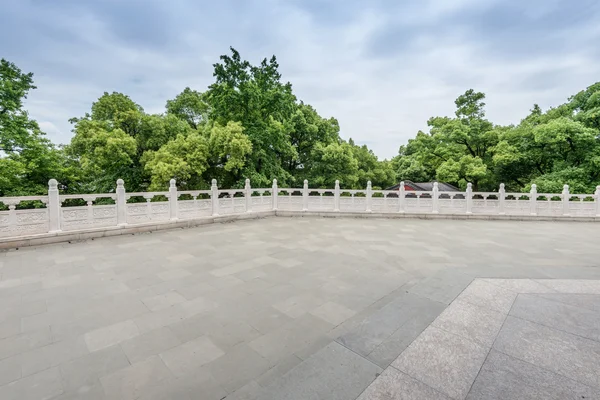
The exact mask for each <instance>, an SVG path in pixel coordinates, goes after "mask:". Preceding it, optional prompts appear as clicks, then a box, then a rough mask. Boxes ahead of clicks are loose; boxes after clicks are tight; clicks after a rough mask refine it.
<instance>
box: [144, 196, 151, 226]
mask: <svg viewBox="0 0 600 400" xmlns="http://www.w3.org/2000/svg"><path fill="white" fill-rule="evenodd" d="M144 199H146V216H147V217H148V220H149V221H150V220H152V204H151V203H150V202H151V201H152V196H144Z"/></svg>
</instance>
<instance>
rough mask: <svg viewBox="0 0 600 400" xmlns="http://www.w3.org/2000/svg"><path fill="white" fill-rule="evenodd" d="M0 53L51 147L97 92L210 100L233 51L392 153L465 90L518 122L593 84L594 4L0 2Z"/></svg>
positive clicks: (153, 103) (502, 119)
mask: <svg viewBox="0 0 600 400" xmlns="http://www.w3.org/2000/svg"><path fill="white" fill-rule="evenodd" d="M0 3H1V5H0V57H3V58H6V59H8V60H9V61H12V62H14V63H16V64H17V65H18V66H19V67H20V68H21V69H22V70H24V71H26V72H29V71H31V72H34V73H35V81H36V84H37V86H38V89H37V90H35V91H34V92H32V93H31V94H30V97H29V100H28V102H27V108H28V110H29V111H30V113H31V115H32V116H33V117H34V118H35V119H37V120H38V122H39V123H40V125H41V126H42V128H43V129H44V131H45V132H47V133H48V135H49V136H50V137H51V139H52V140H53V141H55V142H57V143H68V142H69V140H70V137H71V132H70V130H71V126H70V124H69V123H68V121H67V120H68V119H69V118H71V117H75V116H81V115H83V114H84V113H85V112H86V111H88V110H89V109H90V106H91V103H92V102H93V101H94V100H95V99H97V98H98V97H99V96H100V95H101V94H102V93H103V92H104V91H119V92H124V93H126V94H128V95H130V96H131V98H132V99H133V100H134V101H136V102H137V103H139V104H141V105H142V106H143V107H144V109H145V110H146V111H148V112H157V113H159V112H162V111H163V110H164V105H165V101H166V100H167V99H170V98H173V97H174V96H175V95H176V94H177V93H179V92H180V91H181V90H182V89H183V88H185V87H186V86H190V87H192V88H194V89H197V90H201V91H203V90H205V88H206V87H207V86H208V85H209V84H210V83H211V82H212V79H213V78H212V64H213V63H215V62H216V61H218V57H219V55H220V54H223V53H226V52H228V48H229V46H233V47H235V48H236V49H237V50H239V51H240V52H241V54H242V56H243V57H245V58H246V59H248V60H250V61H252V62H259V61H260V60H261V59H262V58H264V57H268V56H271V55H272V54H275V55H276V56H277V58H278V61H279V63H280V71H281V73H282V74H283V79H284V80H289V81H290V82H292V84H293V86H294V91H295V93H296V95H297V96H298V97H299V98H300V99H302V100H304V101H305V102H306V103H309V104H312V105H313V106H315V107H316V109H317V110H318V112H319V113H320V114H321V115H323V116H326V117H329V116H333V117H335V118H337V119H338V120H339V121H340V125H341V134H342V137H344V138H349V137H352V138H353V139H355V141H356V142H358V143H361V144H367V145H368V146H369V147H371V148H373V150H374V151H375V153H376V154H377V155H378V156H380V157H388V158H389V157H392V156H394V155H395V154H396V153H397V150H398V146H399V145H401V144H403V143H406V141H407V140H408V139H409V138H411V137H413V136H414V135H415V133H416V132H417V131H418V130H419V129H425V128H426V121H427V119H428V118H429V117H431V116H434V115H451V114H452V113H453V111H454V103H453V100H454V99H455V98H456V97H457V96H458V95H460V94H461V93H463V92H464V91H465V90H466V89H469V88H474V89H476V90H478V91H483V92H485V93H486V94H487V99H486V103H487V115H488V117H489V118H490V119H491V120H493V121H494V122H496V123H502V124H507V123H516V122H518V121H519V120H520V119H521V118H523V117H524V116H525V115H526V114H527V111H528V110H529V109H530V108H531V106H532V105H533V104H534V103H539V104H540V105H541V106H542V107H543V108H547V107H550V106H552V105H558V104H560V103H562V102H564V101H565V100H566V98H567V97H568V96H570V95H572V94H574V93H576V92H578V91H579V90H582V89H584V88H585V87H586V86H589V85H591V84H592V83H594V82H596V81H599V80H600V45H598V43H600V2H598V1H597V0H404V1H403V0H370V1H369V2H366V1H360V0H219V1H210V2H208V1H197V0H169V1H167V0H2V1H1V2H0Z"/></svg>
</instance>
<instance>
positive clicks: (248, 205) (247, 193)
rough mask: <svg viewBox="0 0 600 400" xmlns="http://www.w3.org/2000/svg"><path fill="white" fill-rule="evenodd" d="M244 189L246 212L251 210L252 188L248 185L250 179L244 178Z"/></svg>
mask: <svg viewBox="0 0 600 400" xmlns="http://www.w3.org/2000/svg"><path fill="white" fill-rule="evenodd" d="M244 190H245V192H244V193H245V196H246V212H252V188H251V187H250V179H248V178H246V186H245V187H244Z"/></svg>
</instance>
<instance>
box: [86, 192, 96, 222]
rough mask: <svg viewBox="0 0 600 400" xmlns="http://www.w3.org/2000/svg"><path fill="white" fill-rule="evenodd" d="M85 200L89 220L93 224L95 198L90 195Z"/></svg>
mask: <svg viewBox="0 0 600 400" xmlns="http://www.w3.org/2000/svg"><path fill="white" fill-rule="evenodd" d="M85 200H86V202H87V220H88V221H89V223H90V224H93V223H94V199H92V198H89V197H88V198H86V199H85Z"/></svg>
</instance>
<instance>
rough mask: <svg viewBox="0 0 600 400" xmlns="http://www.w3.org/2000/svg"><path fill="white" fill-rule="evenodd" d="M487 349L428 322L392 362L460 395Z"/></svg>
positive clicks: (461, 395)
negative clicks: (425, 327)
mask: <svg viewBox="0 0 600 400" xmlns="http://www.w3.org/2000/svg"><path fill="white" fill-rule="evenodd" d="M487 353H488V349H487V348H485V347H482V346H480V345H478V344H476V343H475V342H472V341H470V340H467V339H465V338H463V337H461V336H457V335H454V334H452V333H449V332H446V331H443V330H441V329H438V328H435V327H433V326H430V327H429V328H427V329H426V330H425V331H424V332H423V333H422V334H421V335H420V336H419V337H418V338H417V339H416V340H415V341H414V342H413V343H412V344H411V345H410V346H409V347H408V348H407V349H406V350H405V351H404V352H403V353H402V354H401V355H400V357H398V358H397V359H396V360H395V361H394V362H393V363H392V366H393V367H394V368H396V369H398V370H400V371H401V372H404V373H406V374H408V375H410V376H411V377H413V378H415V379H417V380H419V381H421V382H423V383H425V384H426V385H428V386H430V387H432V388H434V389H436V390H438V391H440V392H442V393H444V394H446V395H448V396H449V397H451V398H457V399H463V398H465V396H466V395H467V393H468V392H469V389H470V388H471V385H472V384H473V382H474V381H475V377H476V376H477V373H478V372H479V369H480V368H481V365H482V364H483V361H484V360H485V357H486V355H487Z"/></svg>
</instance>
